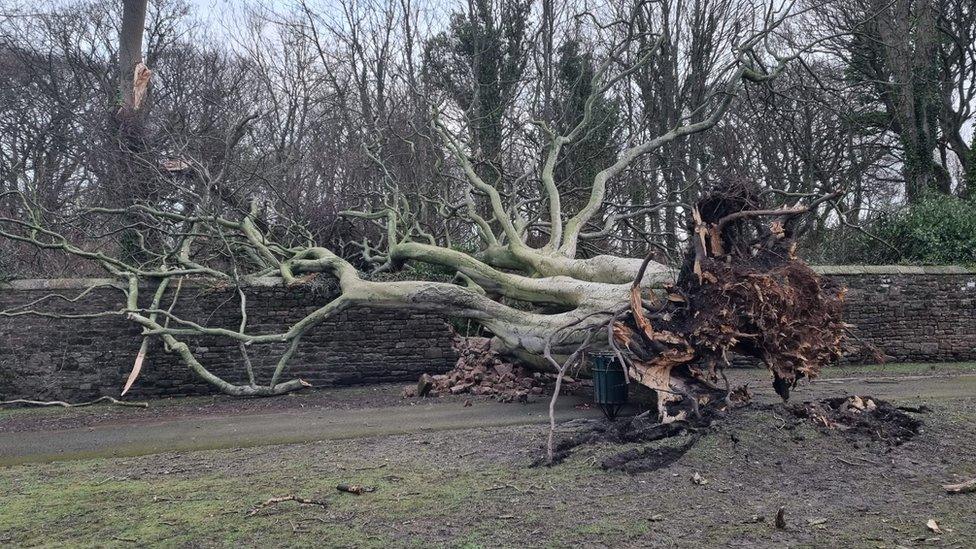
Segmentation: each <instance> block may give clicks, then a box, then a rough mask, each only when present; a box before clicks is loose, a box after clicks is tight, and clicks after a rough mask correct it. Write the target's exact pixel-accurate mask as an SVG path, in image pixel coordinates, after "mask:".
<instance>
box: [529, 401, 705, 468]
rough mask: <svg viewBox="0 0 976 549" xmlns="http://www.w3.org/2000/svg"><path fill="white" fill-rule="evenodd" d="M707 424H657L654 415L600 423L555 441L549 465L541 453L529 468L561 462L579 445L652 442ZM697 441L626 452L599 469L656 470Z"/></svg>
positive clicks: (602, 464)
mask: <svg viewBox="0 0 976 549" xmlns="http://www.w3.org/2000/svg"><path fill="white" fill-rule="evenodd" d="M709 424H710V419H705V418H703V419H701V420H698V421H696V422H694V423H689V422H686V421H673V422H671V423H659V422H658V421H657V418H656V416H655V417H653V418H652V417H651V416H650V414H649V413H644V414H641V415H638V416H634V417H632V418H620V419H618V420H617V421H601V422H599V423H597V424H595V425H594V426H593V427H592V428H590V429H587V430H584V431H582V432H579V433H576V434H574V435H572V436H570V437H568V438H565V439H563V440H561V441H559V442H557V443H556V444H555V446H554V447H553V460H552V463H548V462H547V459H546V455H545V451H544V450H543V452H542V455H541V456H540V457H538V458H536V460H535V461H533V463H532V465H531V466H532V467H538V466H540V465H555V464H558V463H561V462H562V461H563V460H565V459H566V458H567V457H569V456H570V455H571V454H572V452H573V450H574V449H576V448H577V447H579V446H584V445H590V444H634V443H647V442H654V441H657V440H662V439H666V438H671V437H675V436H678V435H682V434H685V433H697V432H698V431H699V430H700V429H702V428H705V427H707V426H708V425H709ZM697 441H698V436H697V435H696V436H694V437H693V438H691V440H689V441H688V442H687V443H685V444H683V445H681V446H678V447H661V448H639V449H635V450H628V451H625V452H621V453H619V454H616V455H613V456H611V457H609V458H607V459H605V460H603V462H602V463H601V464H600V466H601V467H602V468H603V469H605V470H619V471H626V472H629V473H638V472H645V471H655V470H657V469H661V468H663V467H667V466H668V465H670V464H672V463H674V462H675V461H677V460H678V459H680V458H681V456H683V455H684V454H685V452H687V451H688V450H689V449H691V447H692V446H694V444H695V442H697Z"/></svg>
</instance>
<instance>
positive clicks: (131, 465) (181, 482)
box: [0, 363, 976, 549]
mask: <svg viewBox="0 0 976 549" xmlns="http://www.w3.org/2000/svg"><path fill="white" fill-rule="evenodd" d="M893 366H895V367H896V368H895V370H896V371H897V372H898V374H918V373H925V372H927V371H931V368H930V366H929V365H889V366H887V367H886V368H892V367H893ZM957 366H959V365H953V367H957ZM942 367H943V366H941V365H940V366H938V367H937V368H942ZM961 367H963V368H968V369H976V364H972V363H970V364H965V365H961ZM873 368H874V367H869V368H863V367H862V368H859V369H857V370H856V372H857V374H858V375H861V374H864V373H869V372H872V371H874V370H873ZM838 370H839V371H840V372H844V371H845V370H844V369H838ZM838 370H833V372H838ZM882 371H884V372H885V373H888V374H891V373H892V371H891V370H882ZM843 375H847V374H843ZM832 377H843V376H838V375H833V376H832ZM927 402H928V404H929V405H931V406H932V408H933V412H932V413H930V414H926V415H924V416H923V419H924V421H925V422H926V429H925V433H924V434H923V435H922V436H921V437H920V439H919V440H918V441H917V442H912V443H909V444H907V445H904V446H901V447H897V448H893V449H887V448H883V447H879V446H877V445H872V444H871V443H869V442H866V441H850V440H848V439H847V438H845V437H844V436H843V435H841V434H829V435H825V434H823V433H821V432H820V431H818V430H817V429H815V428H814V427H813V426H811V425H808V424H800V425H799V426H797V427H795V428H790V429H786V428H784V427H783V422H782V420H781V419H780V417H781V416H780V414H782V413H783V412H782V411H781V410H779V409H769V410H764V409H753V410H751V411H748V413H746V412H744V413H743V414H742V415H740V416H737V418H738V419H736V420H735V421H732V422H730V423H729V424H728V426H727V428H725V429H723V430H721V431H718V432H715V433H713V434H711V435H708V436H704V437H703V438H701V439H700V440H699V442H698V443H697V444H696V445H695V446H694V447H693V448H692V449H691V450H690V451H689V452H688V454H686V455H685V456H684V457H683V458H682V459H681V460H679V461H678V462H677V463H675V464H673V465H671V466H670V467H668V468H666V469H662V470H658V471H654V472H650V473H642V474H639V475H626V474H621V473H610V472H605V471H602V470H600V469H599V467H598V464H599V462H600V460H601V459H602V457H603V456H605V455H607V454H608V453H610V452H617V451H620V450H621V449H622V447H613V448H611V447H601V446H597V447H584V448H581V449H579V450H578V451H577V453H576V454H575V455H574V456H573V457H572V458H571V459H569V460H568V461H567V462H565V463H564V464H562V465H560V466H557V467H554V468H528V467H526V464H527V463H528V462H529V461H530V457H531V455H534V452H535V451H536V450H537V449H538V447H539V444H540V443H541V441H542V439H543V435H544V432H545V430H544V427H539V426H523V427H505V428H495V429H475V430H468V431H446V432H441V433H417V434H411V435H398V436H389V437H373V438H362V439H350V440H332V441H322V442H314V443H304V444H292V445H282V446H266V447H255V448H243V449H227V450H209V451H200V452H188V453H168V454H157V455H150V456H142V457H126V458H100V459H89V460H80V461H66V462H58V463H50V464H33V465H22V466H12V467H5V468H0V494H3V497H2V498H0V545H3V546H11V547H22V546H44V547H132V546H136V545H138V546H163V547H182V546H194V547H230V546H242V545H243V546H256V545H263V546H328V547H377V548H384V549H387V548H391V547H421V548H424V549H426V548H429V547H470V548H481V547H499V546H501V547H514V546H540V547H565V546H580V545H584V546H606V545H612V546H621V547H628V546H649V545H650V546H661V547H666V546H704V547H711V546H726V545H729V544H730V543H733V544H738V545H745V546H758V547H766V546H772V547H783V546H792V547H804V546H805V547H818V546H831V547H879V546H883V547H895V546H896V545H898V544H901V545H911V544H912V543H911V542H910V540H912V539H917V538H923V539H924V538H926V537H932V534H931V533H930V532H928V531H927V530H926V529H925V527H924V524H925V521H926V520H927V519H928V518H935V519H936V520H938V521H939V523H940V524H942V525H943V526H944V527H946V528H947V529H951V530H952V531H951V532H949V531H947V533H946V534H944V535H943V536H942V538H943V542H944V543H946V544H947V545H950V546H952V545H955V546H961V547H965V546H976V531H974V528H976V527H974V526H973V524H972V505H971V502H972V498H971V497H969V496H948V495H946V494H944V493H943V492H942V490H941V488H940V487H939V484H941V483H942V482H946V481H950V480H961V479H963V478H969V477H971V476H972V475H974V474H976V460H974V458H973V456H972V454H971V441H972V440H973V438H974V437H976V399H965V400H959V399H958V398H957V399H954V400H951V401H950V400H945V401H941V400H938V399H932V400H929V401H927ZM733 434H734V437H733ZM678 442H680V441H673V442H669V443H678ZM838 457H843V458H845V460H846V462H848V463H845V462H842V461H838ZM862 458H863V459H862ZM850 464H853V465H850ZM694 472H700V473H701V474H703V475H704V476H705V477H706V478H707V479H708V480H709V483H708V484H707V485H704V486H701V485H696V484H694V483H692V482H691V481H690V478H691V476H692V474H693V473H694ZM339 483H358V484H366V485H370V486H374V487H376V491H375V492H373V493H369V494H364V495H362V496H355V495H350V494H344V493H340V492H337V491H336V490H335V486H336V485H337V484H339ZM287 494H296V495H300V496H303V497H308V498H314V499H322V500H326V501H327V502H328V506H327V507H326V508H320V507H317V506H300V505H297V504H295V503H293V502H288V503H282V504H279V505H277V506H274V507H271V508H268V509H266V510H263V511H260V512H258V513H257V514H255V515H254V516H249V512H250V510H251V509H253V508H254V507H255V506H256V505H258V504H259V503H260V502H262V501H264V500H266V499H268V498H270V497H273V496H282V495H287ZM781 505H784V506H787V508H788V510H789V511H788V515H787V517H788V528H787V529H786V530H782V531H781V530H777V529H775V528H773V526H772V520H773V515H774V514H775V512H776V509H778V507H779V506H781ZM754 515H755V516H762V517H763V519H764V520H758V521H753V520H752V517H753V516H754ZM820 518H825V519H827V522H825V523H823V524H816V525H811V521H814V519H820ZM906 540H908V541H906Z"/></svg>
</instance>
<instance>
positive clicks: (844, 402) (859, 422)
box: [789, 395, 922, 446]
mask: <svg viewBox="0 0 976 549" xmlns="http://www.w3.org/2000/svg"><path fill="white" fill-rule="evenodd" d="M789 409H790V411H791V412H792V413H793V414H794V415H795V416H797V417H800V418H804V419H808V420H811V421H813V422H814V424H816V425H817V427H819V428H820V429H821V430H822V431H840V432H844V433H848V434H852V435H866V436H869V437H871V438H872V439H874V440H878V441H881V442H885V443H887V444H889V445H891V446H897V445H899V444H902V443H903V442H905V441H908V440H910V439H912V438H913V437H914V436H915V435H917V434H918V433H919V432H920V431H921V429H922V422H921V421H919V420H918V419H915V418H913V417H911V416H909V415H908V414H906V413H905V412H903V411H901V410H900V409H898V408H897V407H895V406H893V405H891V404H890V403H888V402H886V401H884V400H880V399H876V398H872V397H869V396H857V395H855V396H851V397H836V398H827V399H824V400H821V401H819V402H804V403H803V404H802V405H793V406H790V407H789Z"/></svg>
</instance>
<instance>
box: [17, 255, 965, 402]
mask: <svg viewBox="0 0 976 549" xmlns="http://www.w3.org/2000/svg"><path fill="white" fill-rule="evenodd" d="M817 269H818V270H819V271H820V272H821V273H823V274H825V275H828V276H830V277H832V278H835V279H836V280H837V281H838V282H840V283H841V284H843V285H845V286H847V287H848V288H849V291H848V294H847V307H846V313H845V314H846V319H847V321H848V322H850V323H851V324H854V325H856V327H855V328H854V333H855V334H856V335H857V336H858V337H861V338H863V339H864V340H866V341H868V342H870V343H873V344H874V345H876V346H878V347H879V348H881V349H882V350H883V351H884V352H885V353H886V354H887V355H889V357H890V358H891V360H892V361H895V362H906V361H912V362H934V361H964V360H976V271H973V270H969V269H965V268H961V267H900V266H855V267H850V266H839V267H818V268H817ZM104 283H105V284H111V281H104ZM91 284H92V281H91V280H43V281H39V280H23V281H15V282H13V283H11V284H7V285H5V286H0V310H5V309H9V308H10V307H13V306H15V305H20V304H25V303H29V302H31V301H33V300H36V299H39V298H41V297H43V296H45V295H49V294H51V293H52V292H54V293H58V294H61V295H64V296H66V297H74V296H77V295H78V294H79V293H80V292H81V291H82V290H83V289H84V288H86V287H88V286H90V285H91ZM142 294H143V295H144V297H146V298H147V299H148V297H149V294H151V291H150V290H149V289H147V290H145V291H143V292H142ZM247 294H248V310H249V319H248V329H249V331H250V332H251V333H260V332H262V331H263V332H269V331H276V330H280V329H281V326H283V325H287V324H288V323H289V322H292V321H294V320H297V319H298V318H301V317H302V316H304V315H305V314H307V313H308V312H310V311H312V310H314V309H315V308H317V307H319V306H321V305H322V304H324V303H327V302H328V300H329V299H331V297H332V294H331V293H330V290H329V289H327V288H326V289H321V288H320V289H315V288H309V287H297V288H291V289H285V288H282V287H280V286H279V285H277V281H276V280H274V279H269V280H267V281H264V283H263V284H259V285H256V286H254V287H252V288H250V289H249V290H248V292H247ZM164 302H168V299H167V300H166V301H164ZM178 303H179V310H178V312H179V314H180V316H182V317H185V318H188V319H190V320H196V321H199V322H202V323H206V324H207V325H212V326H223V327H227V328H233V329H236V328H237V325H238V323H239V322H240V312H239V307H238V305H239V304H238V299H237V294H236V292H235V291H234V290H233V289H230V288H216V289H215V288H209V287H201V286H192V287H191V286H184V288H183V289H182V291H181V296H180V299H179V302H178ZM122 307H123V296H122V293H121V292H120V291H119V290H118V289H117V288H114V287H111V286H106V287H103V288H100V289H98V290H95V291H93V292H92V293H91V294H89V295H87V296H86V297H85V298H84V299H83V300H79V301H78V302H76V303H69V302H66V301H64V300H57V301H48V302H45V303H44V304H43V308H46V309H47V310H56V311H58V312H60V313H74V314H78V313H91V312H94V311H103V310H119V309H121V308H122ZM39 308H42V307H39ZM138 334H139V329H138V328H137V327H136V326H135V325H133V324H132V323H130V322H127V321H125V320H122V319H120V318H119V317H118V316H107V317H103V318H94V319H74V320H63V319H50V318H40V317H34V316H30V317H27V316H25V317H19V318H15V319H10V318H3V317H0V398H3V399H8V398H18V397H42V398H43V397H57V398H62V399H78V398H88V397H91V396H96V395H101V394H110V395H117V394H118V392H119V390H120V388H121V386H122V384H123V382H124V380H125V378H126V376H127V375H128V372H129V370H130V369H131V367H132V361H133V359H134V357H135V354H136V350H137V349H138V347H139V337H138ZM190 343H191V344H192V347H193V348H194V350H195V353H196V356H197V357H198V358H199V359H200V360H201V362H203V363H204V364H205V365H206V366H207V367H208V368H209V369H211V371H213V372H214V373H216V374H217V375H220V376H222V377H225V378H226V379H229V380H233V381H242V380H243V379H244V372H243V369H242V368H241V358H240V352H239V350H238V348H237V346H236V344H233V343H230V342H228V341H226V340H219V339H214V338H196V339H194V340H191V341H190ZM280 352H281V348H280V347H276V346H255V347H254V348H252V349H250V351H249V354H250V355H251V356H252V360H253V362H254V364H255V367H256V370H257V372H258V375H259V376H263V377H262V379H265V380H267V379H268V377H269V375H270V374H269V372H270V370H272V369H273V367H274V360H275V359H276V356H277V355H278V354H280ZM455 360H456V355H455V353H454V351H453V349H452V348H451V340H450V336H449V333H448V330H447V328H446V326H445V322H444V321H443V320H442V319H440V318H438V317H437V316H434V315H430V314H417V313H398V312H395V311H377V310H362V309H360V310H350V311H348V312H346V313H344V314H342V315H341V317H339V318H337V319H335V320H334V321H330V322H327V323H325V324H323V325H322V326H320V327H318V328H317V329H315V330H313V331H312V332H310V333H309V334H308V335H307V336H306V337H305V338H304V339H303V341H302V344H301V346H300V347H299V350H298V353H297V354H296V356H295V357H294V358H293V359H292V362H291V367H290V368H289V375H290V376H291V377H301V378H302V379H305V380H307V381H309V382H311V383H312V384H313V385H316V386H337V385H350V384H367V383H377V382H392V381H412V380H415V379H416V378H417V377H418V376H419V375H420V374H421V373H422V372H441V371H445V370H447V369H449V368H450V367H451V366H452V365H453V363H454V361H455ZM209 391H210V387H209V386H208V385H206V384H204V383H202V382H201V381H199V380H198V379H196V378H195V377H194V375H193V374H192V372H190V371H189V370H188V369H187V367H186V366H184V365H183V364H182V363H181V362H179V361H178V360H176V359H175V358H174V357H172V356H171V355H167V354H165V353H164V352H163V349H162V348H161V346H160V345H159V344H158V343H157V344H154V346H153V347H152V348H151V349H150V352H149V355H148V358H147V360H146V364H145V367H144V373H143V375H142V376H141V378H140V380H139V382H138V383H137V384H136V386H135V389H134V390H133V391H132V395H133V396H134V397H147V396H165V395H185V394H200V393H205V392H209Z"/></svg>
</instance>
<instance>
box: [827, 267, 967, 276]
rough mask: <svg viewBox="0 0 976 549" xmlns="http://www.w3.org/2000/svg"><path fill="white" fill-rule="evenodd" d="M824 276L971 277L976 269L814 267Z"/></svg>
mask: <svg viewBox="0 0 976 549" xmlns="http://www.w3.org/2000/svg"><path fill="white" fill-rule="evenodd" d="M813 270H814V271H816V272H818V273H820V274H822V275H878V274H895V275H971V274H976V268H969V267H963V266H961V265H813Z"/></svg>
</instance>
